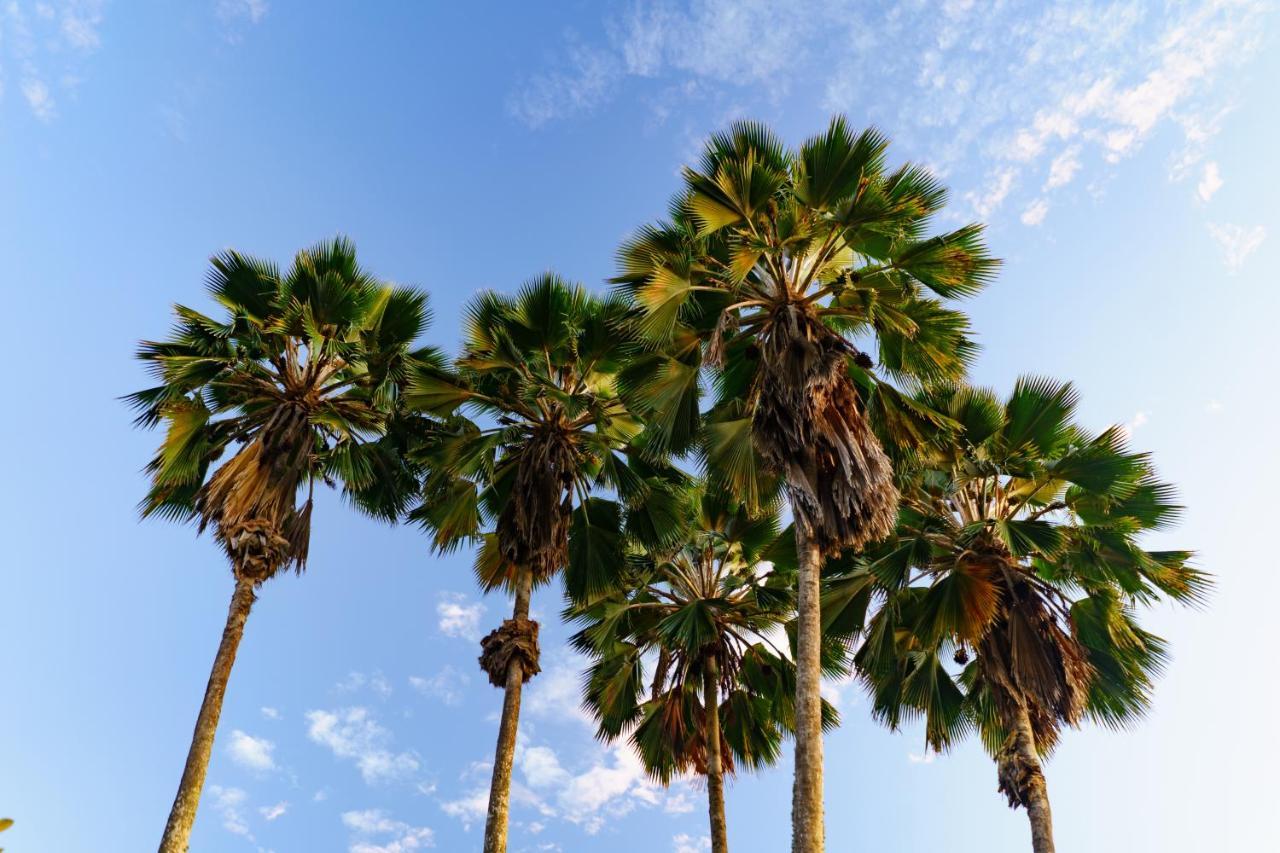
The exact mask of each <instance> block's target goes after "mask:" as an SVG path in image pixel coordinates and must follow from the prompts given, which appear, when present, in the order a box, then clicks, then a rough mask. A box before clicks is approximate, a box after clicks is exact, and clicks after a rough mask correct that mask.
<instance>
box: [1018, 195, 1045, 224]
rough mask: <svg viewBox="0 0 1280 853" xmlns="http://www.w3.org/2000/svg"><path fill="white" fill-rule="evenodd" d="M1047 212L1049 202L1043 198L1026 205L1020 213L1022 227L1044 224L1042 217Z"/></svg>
mask: <svg viewBox="0 0 1280 853" xmlns="http://www.w3.org/2000/svg"><path fill="white" fill-rule="evenodd" d="M1048 212H1049V202H1047V201H1045V200H1044V199H1043V198H1038V199H1036V200H1035V201H1033V202H1031V204H1029V205H1027V207H1026V209H1025V210H1023V211H1022V216H1021V217H1020V218H1021V219H1022V224H1023V225H1031V226H1035V225H1039V224H1040V223H1041V222H1044V217H1045V215H1046V214H1048Z"/></svg>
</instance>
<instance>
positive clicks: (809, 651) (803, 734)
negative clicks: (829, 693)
mask: <svg viewBox="0 0 1280 853" xmlns="http://www.w3.org/2000/svg"><path fill="white" fill-rule="evenodd" d="M795 531H796V556H797V558H798V562H799V572H798V573H797V584H798V586H799V597H798V599H797V612H796V770H795V783H794V785H793V787H792V791H791V851H792V853H822V850H823V844H824V841H823V831H824V830H823V824H822V820H823V816H822V692H821V689H822V684H821V682H822V613H821V610H820V603H819V595H820V590H819V585H818V580H819V577H820V574H821V571H822V553H821V551H820V550H819V548H818V546H817V544H815V543H813V542H810V541H809V538H808V537H807V536H806V535H805V533H804V531H803V530H802V529H801V526H800V525H798V524H797V525H796V528H795Z"/></svg>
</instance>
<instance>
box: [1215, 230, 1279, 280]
mask: <svg viewBox="0 0 1280 853" xmlns="http://www.w3.org/2000/svg"><path fill="white" fill-rule="evenodd" d="M1209 235H1210V236H1211V237H1213V240H1214V242H1216V243H1217V244H1218V248H1219V249H1221V250H1222V262H1223V263H1224V264H1226V267H1227V271H1228V272H1231V273H1237V272H1239V271H1240V270H1241V268H1242V267H1244V262H1245V261H1247V260H1248V259H1249V256H1250V255H1252V254H1253V253H1254V252H1256V251H1258V249H1259V248H1260V247H1261V246H1262V243H1263V241H1264V240H1266V239H1267V229H1266V227H1265V226H1262V225H1253V226H1245V225H1232V224H1220V223H1210V224H1209Z"/></svg>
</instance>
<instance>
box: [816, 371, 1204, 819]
mask: <svg viewBox="0 0 1280 853" xmlns="http://www.w3.org/2000/svg"><path fill="white" fill-rule="evenodd" d="M923 396H924V401H925V402H926V403H927V404H928V405H930V406H933V407H936V408H938V409H939V410H941V411H943V412H945V413H946V414H947V415H948V416H949V417H950V418H952V419H953V420H954V421H955V422H956V423H957V425H958V429H957V430H956V431H955V432H954V433H953V434H952V435H950V436H949V437H948V439H947V440H945V441H944V443H943V444H942V445H941V446H940V447H937V448H931V449H929V450H927V451H921V452H919V453H918V454H917V455H916V458H915V459H914V461H913V462H912V463H911V464H909V465H905V466H903V474H902V477H901V483H902V489H903V499H902V509H901V513H900V517H899V523H898V529H897V533H896V535H895V536H894V538H893V539H892V540H890V541H888V542H886V543H884V544H883V545H882V546H881V547H880V548H878V549H877V550H876V551H875V552H873V553H871V554H868V555H867V556H866V558H865V559H864V560H863V561H862V564H861V566H860V567H859V569H858V570H857V571H856V572H855V573H854V574H853V575H852V576H850V577H849V578H845V579H844V580H842V581H838V582H836V584H837V585H839V584H840V583H849V582H850V581H851V580H852V579H853V578H856V577H858V576H859V575H861V576H862V577H863V578H866V579H874V580H875V581H876V582H877V583H879V584H880V585H881V586H882V587H883V588H884V589H886V590H887V591H888V599H887V601H886V603H885V606H884V607H883V608H882V609H881V610H880V611H879V612H878V614H877V615H876V616H875V617H874V618H873V619H872V620H871V622H870V624H869V627H868V631H867V637H866V642H865V643H864V644H863V645H862V647H861V648H860V650H859V652H858V654H857V662H858V665H859V668H860V671H861V672H862V674H863V676H864V677H865V678H866V679H867V681H868V683H869V685H870V686H871V688H872V691H873V694H874V697H875V702H874V711H875V714H876V715H877V716H878V717H880V718H881V719H883V720H884V721H886V722H887V723H889V724H891V725H895V726H896V725H897V724H898V723H899V722H900V721H901V720H902V719H903V717H904V716H908V717H909V716H914V715H923V716H924V719H925V731H926V737H927V739H928V741H929V743H930V744H931V745H932V746H933V747H934V748H937V749H944V748H946V747H947V746H949V745H950V744H951V743H952V741H953V740H954V739H955V738H956V737H958V736H960V735H963V734H964V733H966V732H968V731H970V730H972V729H973V728H974V727H976V728H977V729H978V730H979V731H980V733H981V735H982V737H983V740H984V742H985V743H986V745H987V746H988V748H989V749H990V750H991V751H992V752H993V753H996V752H998V751H1000V750H1001V749H1002V747H1003V746H1005V745H1006V744H1007V741H1008V740H1009V738H1011V737H1012V736H1014V735H1015V734H1016V732H1015V729H1016V726H1017V720H1018V718H1019V717H1020V716H1021V715H1023V714H1025V715H1026V717H1027V718H1029V723H1030V729H1031V734H1032V735H1033V737H1034V743H1033V744H1032V746H1033V747H1034V749H1036V750H1038V751H1040V752H1044V751H1046V750H1048V749H1051V748H1052V746H1053V744H1054V743H1055V742H1056V740H1057V737H1058V734H1059V731H1060V728H1061V726H1062V725H1063V724H1067V725H1074V724H1076V723H1077V722H1079V721H1080V720H1081V718H1082V717H1083V716H1084V715H1085V714H1088V715H1090V716H1092V717H1093V718H1094V719H1096V720H1098V721H1101V722H1103V723H1105V724H1108V725H1121V724H1123V723H1125V722H1126V721H1128V720H1131V719H1132V718H1133V717H1134V716H1135V715H1137V714H1140V713H1141V712H1142V711H1143V710H1144V709H1145V708H1146V706H1147V703H1148V701H1149V696H1150V694H1149V691H1150V687H1151V677H1152V674H1153V673H1154V672H1156V671H1157V670H1158V669H1159V667H1160V665H1161V662H1162V660H1163V650H1164V645H1163V642H1162V641H1161V640H1160V639H1159V638H1158V637H1155V636H1154V635H1152V634H1150V633H1147V632H1146V631H1144V630H1142V628H1141V627H1139V626H1138V624H1137V623H1136V621H1135V613H1134V607H1135V606H1136V605H1139V604H1143V603H1146V602H1150V601H1153V600H1155V599H1157V598H1159V597H1161V596H1168V597H1170V598H1172V599H1174V600H1178V601H1192V602H1194V601H1197V600H1199V599H1200V598H1201V596H1202V595H1203V594H1204V592H1205V590H1206V588H1207V579H1206V578H1205V576H1204V575H1202V574H1201V573H1200V572H1198V571H1197V570H1196V569H1194V568H1193V567H1191V566H1190V565H1189V560H1190V557H1191V555H1190V554H1189V553H1188V552H1185V551H1150V550H1146V549H1145V548H1144V547H1143V546H1142V544H1141V542H1140V537H1141V536H1142V534H1143V533H1145V532H1147V531H1150V530H1158V529H1161V528H1163V527H1165V526H1166V525H1168V524H1169V523H1171V522H1172V521H1173V520H1174V519H1175V518H1176V516H1177V514H1178V511H1179V508H1178V507H1177V506H1176V505H1174V504H1173V502H1172V497H1173V496H1172V489H1171V488H1170V487H1169V486H1168V485H1167V484H1165V483H1163V482H1161V481H1160V480H1158V479H1157V478H1156V476H1155V473H1154V470H1153V468H1152V466H1151V462H1150V460H1149V458H1148V457H1147V456H1146V455H1145V454H1141V453H1134V452H1131V451H1129V450H1127V449H1126V447H1125V434H1124V431H1123V430H1122V428H1120V427H1112V428H1110V429H1107V430H1105V431H1103V432H1102V433H1100V434H1091V433H1089V432H1087V431H1086V430H1084V429H1082V428H1081V427H1080V426H1079V425H1078V424H1076V423H1075V421H1074V420H1073V412H1074V408H1075V405H1076V399H1077V398H1076V392H1075V390H1074V388H1073V387H1072V386H1071V385H1070V384H1069V383H1059V382H1055V381H1051V380H1045V379H1022V380H1019V382H1018V383H1017V384H1016V386H1015V388H1014V390H1013V393H1012V394H1011V395H1010V396H1009V398H1008V399H1007V400H1005V401H1001V400H999V399H997V398H996V396H995V395H994V394H992V393H991V392H989V391H985V390H981V389H975V388H968V387H952V388H947V389H942V390H936V391H933V392H931V393H928V394H926V395H923ZM833 618H834V614H833ZM946 649H952V650H954V652H955V661H956V663H957V664H958V666H957V667H956V668H955V669H952V668H951V667H949V666H948V664H947V662H946V661H945V660H944V659H943V654H944V651H945V650H946ZM971 652H972V653H973V659H972V661H971V662H970V661H969V658H970V653H971ZM966 663H967V665H965V664H966ZM1002 783H1006V780H1005V779H1004V778H1003V777H1002ZM1008 787H1009V784H1006V789H1007V788H1008ZM1007 792H1009V793H1010V797H1011V801H1013V800H1014V796H1015V793H1016V792H1012V791H1007Z"/></svg>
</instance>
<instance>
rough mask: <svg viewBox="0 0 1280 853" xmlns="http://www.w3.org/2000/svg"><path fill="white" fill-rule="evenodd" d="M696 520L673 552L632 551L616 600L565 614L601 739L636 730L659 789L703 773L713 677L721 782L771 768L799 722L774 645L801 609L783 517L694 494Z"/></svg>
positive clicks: (786, 668)
mask: <svg viewBox="0 0 1280 853" xmlns="http://www.w3.org/2000/svg"><path fill="white" fill-rule="evenodd" d="M691 517H692V521H691V523H690V524H689V526H688V528H687V531H686V533H685V534H684V536H683V537H682V539H681V542H680V543H679V545H678V546H677V547H675V548H672V549H669V550H665V551H657V552H644V551H639V552H634V553H633V554H632V555H631V557H630V559H629V561H628V571H627V573H626V575H625V577H624V578H622V579H620V582H619V586H618V588H617V589H616V590H615V591H614V592H613V593H611V594H610V595H608V596H605V597H603V598H601V599H600V600H598V601H596V602H594V603H593V604H592V605H590V606H588V607H584V608H578V609H573V610H571V611H570V613H571V615H572V616H573V617H574V618H575V619H576V620H578V621H580V622H582V623H585V625H584V627H583V629H582V630H581V631H580V632H579V633H578V634H577V635H575V637H574V639H573V642H574V644H575V645H576V646H577V647H578V648H579V649H580V650H582V651H584V652H586V653H588V654H590V655H593V656H594V657H595V658H596V660H595V663H594V664H593V665H592V667H591V669H590V670H589V672H588V675H587V677H586V680H585V682H584V701H585V704H586V706H587V707H588V708H589V709H590V710H591V711H592V713H593V714H594V715H595V717H596V719H597V722H598V723H599V731H600V735H601V736H602V737H606V738H610V739H612V738H617V737H619V736H621V735H623V734H624V733H625V732H626V731H628V730H630V731H631V740H632V742H633V743H634V744H635V746H636V747H637V749H638V751H639V753H640V755H641V757H642V758H643V760H644V762H645V766H646V768H647V769H648V771H649V772H650V773H651V774H653V775H654V776H655V777H656V778H657V779H659V780H660V781H662V782H664V783H665V782H669V781H670V779H671V778H672V776H673V775H675V774H678V773H683V772H688V771H690V770H693V771H696V772H699V773H705V772H706V739H705V714H706V705H705V701H706V693H707V691H706V689H705V686H706V683H707V679H708V678H710V679H712V680H713V681H714V683H715V684H716V686H717V688H718V691H717V692H720V691H723V692H722V693H720V695H722V696H723V704H721V705H719V715H720V717H721V726H720V730H721V732H722V736H723V744H722V746H723V748H722V750H721V754H722V755H723V757H724V763H725V770H726V771H732V769H733V766H734V764H735V763H738V764H743V765H745V766H748V767H752V768H755V767H760V766H764V765H768V764H771V763H773V762H774V761H775V760H776V759H777V756H778V748H779V743H780V741H781V737H782V734H783V732H784V731H785V730H788V729H789V728H790V727H791V725H792V724H793V720H794V704H793V703H794V695H793V694H794V689H795V688H794V680H795V675H794V667H793V665H792V664H791V662H790V660H789V658H788V656H787V655H786V654H784V653H783V652H782V651H781V650H779V649H778V648H777V647H776V646H775V645H774V643H775V642H777V641H779V640H781V641H783V642H784V643H785V633H784V631H783V628H784V627H785V625H786V624H787V623H788V622H789V621H790V620H791V618H792V617H793V616H794V608H795V595H794V592H793V590H792V588H791V576H790V575H791V573H790V571H789V570H788V569H787V568H784V567H785V566H792V565H794V555H793V554H792V553H790V551H791V549H792V548H793V547H794V546H793V545H792V543H791V542H790V541H789V536H787V535H785V534H780V533H779V518H778V513H777V512H776V510H769V511H765V512H763V513H761V514H759V515H752V514H749V513H748V512H747V511H746V509H745V507H743V506H742V505H741V504H740V503H738V502H737V501H736V500H735V499H733V498H731V497H729V496H726V495H725V494H724V493H723V492H722V491H717V490H711V491H704V490H701V489H699V490H698V491H696V492H695V493H694V495H693V498H692V507H691ZM775 560H776V561H778V562H777V563H776V564H775V563H774V562H773V561H775ZM646 659H647V660H648V661H649V663H650V664H652V666H653V670H652V675H651V676H646V674H645V671H644V670H645V661H646ZM646 694H647V699H646ZM700 697H701V698H700ZM826 710H827V717H828V721H829V722H830V723H831V724H834V722H835V714H834V709H831V708H828V709H826Z"/></svg>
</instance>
